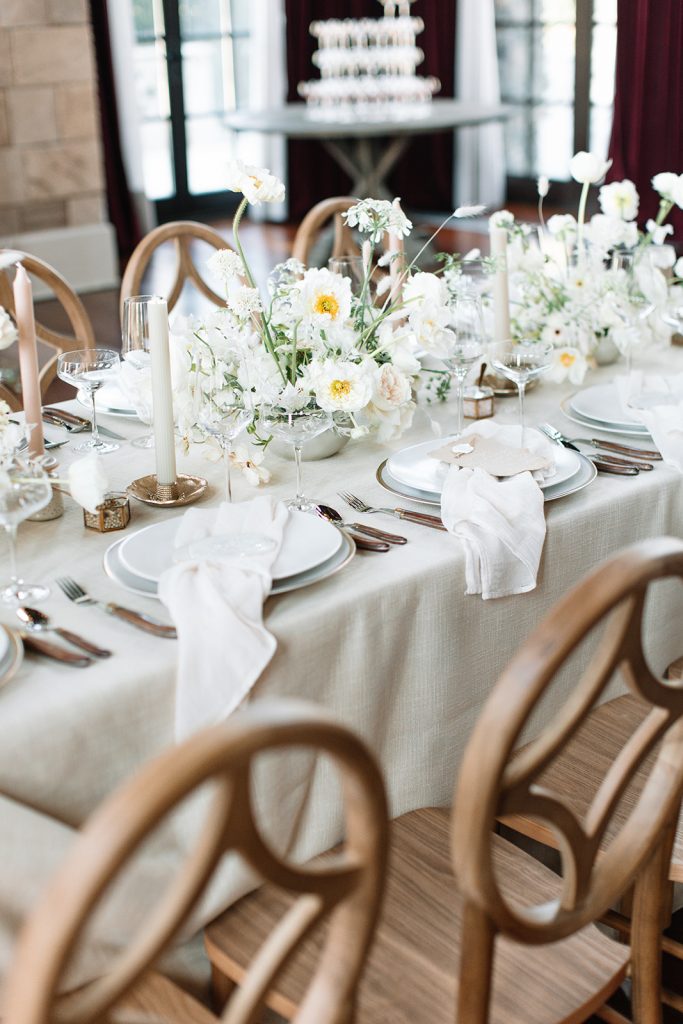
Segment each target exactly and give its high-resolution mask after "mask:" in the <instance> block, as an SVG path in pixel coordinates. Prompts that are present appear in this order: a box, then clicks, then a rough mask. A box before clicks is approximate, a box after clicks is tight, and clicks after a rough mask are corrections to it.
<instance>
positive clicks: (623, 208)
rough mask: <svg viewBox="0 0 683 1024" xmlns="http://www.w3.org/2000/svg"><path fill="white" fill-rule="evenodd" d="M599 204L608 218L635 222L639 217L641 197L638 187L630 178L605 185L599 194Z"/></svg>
mask: <svg viewBox="0 0 683 1024" xmlns="http://www.w3.org/2000/svg"><path fill="white" fill-rule="evenodd" d="M598 202H599V203H600V209H601V210H602V212H603V213H604V214H606V215H607V216H608V217H618V218H619V219H620V220H634V218H635V217H637V216H638V205H639V203H640V197H639V195H638V190H637V188H636V186H635V185H634V184H633V182H632V181H629V180H628V178H625V179H624V180H623V181H612V182H610V184H609V185H603V186H602V188H601V189H600V192H599V194H598Z"/></svg>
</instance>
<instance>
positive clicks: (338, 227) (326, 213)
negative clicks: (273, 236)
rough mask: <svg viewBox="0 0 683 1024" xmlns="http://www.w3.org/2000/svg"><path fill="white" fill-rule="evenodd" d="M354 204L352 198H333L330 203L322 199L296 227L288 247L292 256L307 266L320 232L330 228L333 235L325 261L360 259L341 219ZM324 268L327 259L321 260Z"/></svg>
mask: <svg viewBox="0 0 683 1024" xmlns="http://www.w3.org/2000/svg"><path fill="white" fill-rule="evenodd" d="M357 202H358V200H357V199H354V198H353V196H335V197H334V198H332V199H323V200H322V202H320V203H316V205H315V206H314V207H313V208H312V209H310V210H309V211H308V213H307V214H306V216H305V217H304V219H303V220H302V221H301V224H300V225H299V227H298V229H297V232H296V235H295V236H294V243H293V245H292V256H293V257H294V259H297V260H300V262H301V263H303V264H304V265H305V266H308V264H309V260H310V258H311V254H312V252H313V247H314V246H315V244H316V242H318V241H319V239H320V233H321V232H322V230H323V229H324V228H326V227H328V226H329V225H330V221H331V222H332V227H333V231H334V234H333V236H332V240H331V241H332V244H331V250H330V252H329V253H328V256H329V258H336V259H343V258H345V257H349V256H360V254H361V253H360V246H359V245H358V243H357V242H356V239H355V238H354V236H353V232H352V230H351V228H349V227H347V226H346V224H345V223H344V219H343V217H342V214H343V213H346V211H347V210H350V209H351V207H352V206H355V205H356V203H357ZM324 262H325V264H327V258H326V259H325V261H324Z"/></svg>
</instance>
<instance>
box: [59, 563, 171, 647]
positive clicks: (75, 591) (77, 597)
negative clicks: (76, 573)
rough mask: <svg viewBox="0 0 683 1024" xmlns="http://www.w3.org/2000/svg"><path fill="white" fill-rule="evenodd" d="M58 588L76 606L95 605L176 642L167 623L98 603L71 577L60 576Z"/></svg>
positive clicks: (121, 608)
mask: <svg viewBox="0 0 683 1024" xmlns="http://www.w3.org/2000/svg"><path fill="white" fill-rule="evenodd" d="M56 583H57V586H58V587H59V588H60V590H62V591H63V592H64V594H66V596H67V597H68V598H69V600H70V601H73V602H74V604H83V605H88V604H94V605H96V606H97V607H98V608H103V609H104V611H105V612H108V613H109V615H116V616H117V618H119V619H123V620H124V622H129V623H130V625H131V626H137V627H138V629H144V630H145V632H146V633H152V634H153V635H154V636H159V637H166V638H167V639H169V640H175V639H176V637H177V635H178V634H177V633H176V630H175V627H174V626H167V625H166V624H165V623H163V622H160V621H159V620H158V619H155V618H152V616H151V615H146V614H144V612H135V611H133V610H132V609H131V608H123V607H121V605H120V604H112V603H111V602H107V601H97V600H96V599H95V598H94V597H91V596H90V594H86V592H85V590H83V587H81V586H79V585H78V583H76V581H75V580H73V579H72V578H71V577H70V576H60V577H58V579H57V580H56Z"/></svg>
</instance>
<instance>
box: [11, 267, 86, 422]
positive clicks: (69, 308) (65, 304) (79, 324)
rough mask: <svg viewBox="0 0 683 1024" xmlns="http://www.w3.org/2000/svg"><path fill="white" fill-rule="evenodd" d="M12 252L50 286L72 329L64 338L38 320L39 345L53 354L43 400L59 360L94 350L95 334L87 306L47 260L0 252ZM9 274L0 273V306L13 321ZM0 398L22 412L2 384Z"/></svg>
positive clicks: (43, 373) (44, 370)
mask: <svg viewBox="0 0 683 1024" xmlns="http://www.w3.org/2000/svg"><path fill="white" fill-rule="evenodd" d="M9 252H11V253H12V254H13V255H14V253H15V252H16V261H17V262H18V261H21V263H23V265H24V267H25V268H26V271H27V273H28V274H30V275H31V276H32V277H35V278H37V279H38V280H39V281H42V282H43V284H45V285H47V287H48V288H49V289H50V291H51V292H52V293H53V295H54V297H55V299H56V300H57V301H58V302H59V304H60V305H61V306H62V308H63V309H64V312H65V314H66V316H67V317H68V320H69V323H70V325H71V329H72V333H71V334H63V333H61V332H60V331H54V330H52V329H51V328H49V327H45V325H44V324H41V323H40V321H39V319H38V317H36V337H37V339H38V342H39V344H40V343H42V344H43V345H44V346H46V347H47V348H48V349H49V350H50V354H49V356H48V358H47V359H46V360H42V365H41V367H40V371H39V372H40V392H41V395H42V396H43V397H44V396H45V393H46V391H47V389H48V387H49V386H50V384H51V383H52V381H53V380H54V379H55V376H56V374H57V360H58V358H59V356H60V355H61V353H62V352H73V351H74V350H76V349H83V348H94V347H95V334H94V331H93V328H92V324H91V322H90V317H89V316H88V312H87V310H86V308H85V306H84V305H83V303H82V302H81V300H80V298H79V297H78V295H76V292H75V291H74V290H73V288H72V287H71V285H70V284H69V283H68V282H67V281H66V280H65V279H64V278H63V277H62V275H61V274H60V273H59V272H58V271H57V270H55V268H54V267H51V266H50V264H49V263H45V261H44V260H41V259H39V258H38V257H37V256H31V255H30V254H29V253H26V252H19V251H18V250H14V249H12V250H9V249H0V256H2V255H3V254H4V253H9ZM10 273H11V271H10V270H9V269H0V306H4V308H5V309H6V310H7V311H8V313H10V314H11V316H12V318H14V316H15V308H14V293H13V291H12V282H11V279H10ZM12 276H13V275H12ZM38 312H39V309H38ZM0 398H3V399H4V400H5V401H6V402H7V403H8V405H9V406H10V408H11V409H12V410H13V411H14V412H18V411H19V410H21V408H22V401H21V398H20V396H19V395H17V394H15V392H13V391H12V390H10V389H9V388H7V387H5V386H4V385H1V384H0Z"/></svg>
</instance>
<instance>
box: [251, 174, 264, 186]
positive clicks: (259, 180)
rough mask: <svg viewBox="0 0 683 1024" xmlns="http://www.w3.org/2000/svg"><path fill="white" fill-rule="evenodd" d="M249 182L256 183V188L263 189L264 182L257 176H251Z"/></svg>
mask: <svg viewBox="0 0 683 1024" xmlns="http://www.w3.org/2000/svg"><path fill="white" fill-rule="evenodd" d="M249 180H250V181H253V182H254V188H261V185H262V184H263V182H262V181H261V179H260V178H257V177H256V175H255V174H250V175H249Z"/></svg>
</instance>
